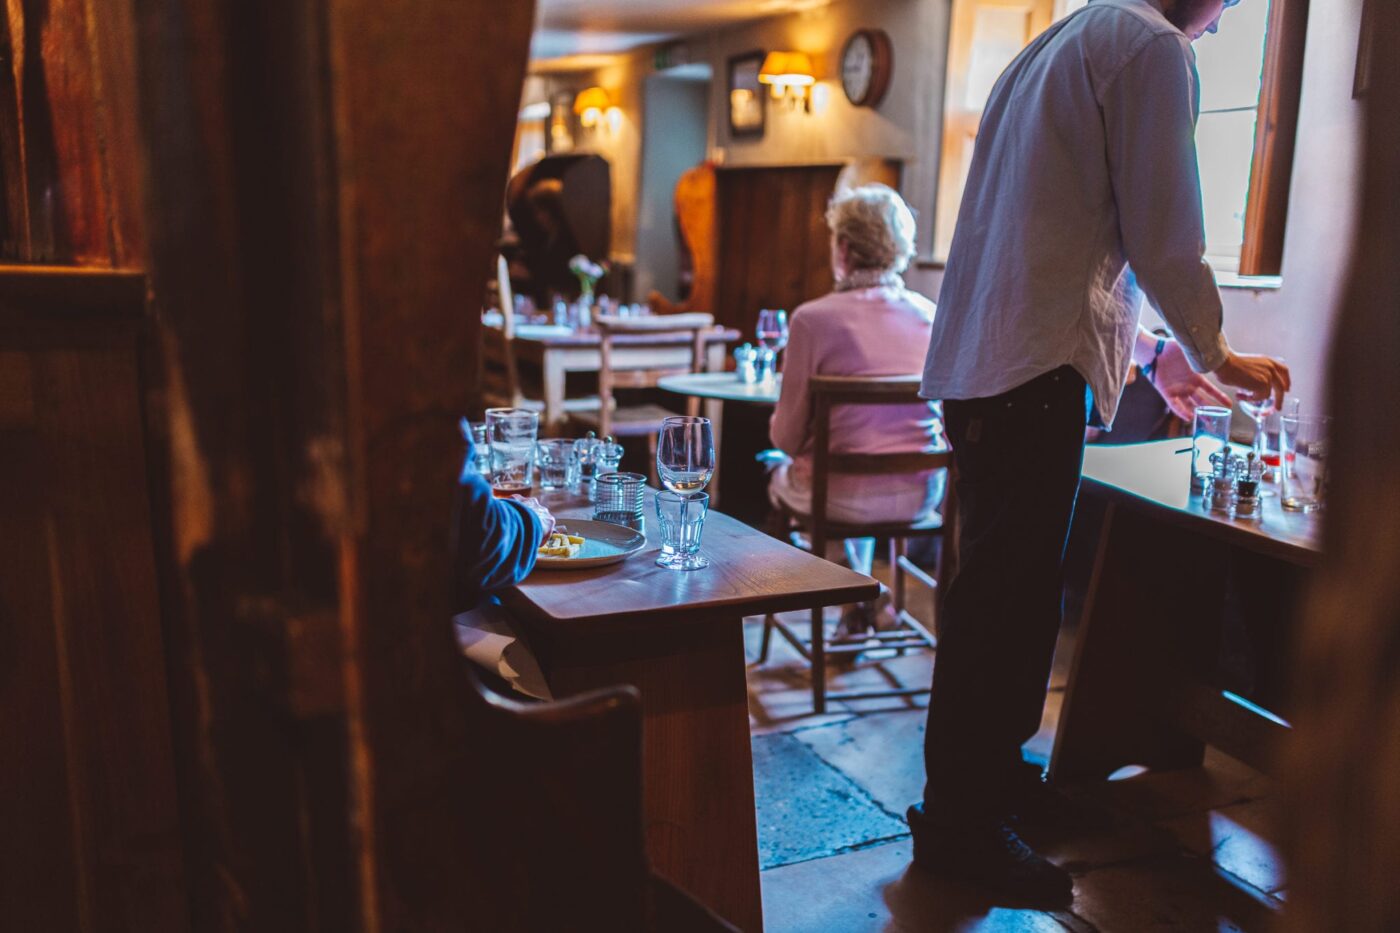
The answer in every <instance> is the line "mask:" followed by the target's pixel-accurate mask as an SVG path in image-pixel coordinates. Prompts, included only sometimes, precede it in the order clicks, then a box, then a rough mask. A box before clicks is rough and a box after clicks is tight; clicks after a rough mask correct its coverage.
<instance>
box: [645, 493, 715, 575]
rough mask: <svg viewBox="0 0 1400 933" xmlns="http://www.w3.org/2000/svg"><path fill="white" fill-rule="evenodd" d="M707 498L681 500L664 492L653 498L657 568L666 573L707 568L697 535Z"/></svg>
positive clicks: (703, 526)
mask: <svg viewBox="0 0 1400 933" xmlns="http://www.w3.org/2000/svg"><path fill="white" fill-rule="evenodd" d="M709 509H710V497H709V496H708V495H707V494H705V493H703V492H702V493H699V494H698V495H691V496H682V495H679V494H677V493H674V492H670V491H665V490H663V491H662V492H658V493H657V494H656V520H657V521H658V522H659V523H660V525H661V556H660V557H658V558H657V559H656V564H657V566H658V567H665V568H666V569H667V570H700V569H701V568H704V567H708V566H710V562H709V560H707V559H706V558H705V556H704V555H703V554H701V553H700V535H701V533H703V532H704V530H705V515H706V513H707V512H708V511H709Z"/></svg>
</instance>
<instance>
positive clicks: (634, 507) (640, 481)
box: [593, 473, 647, 528]
mask: <svg viewBox="0 0 1400 933" xmlns="http://www.w3.org/2000/svg"><path fill="white" fill-rule="evenodd" d="M594 482H595V484H596V485H597V487H598V492H597V496H596V497H595V499H594V502H593V518H594V519H596V520H597V521H600V522H611V523H612V524H614V525H626V526H627V527H628V528H637V527H639V526H640V524H641V521H642V491H643V490H644V489H646V485H647V478H646V477H645V476H643V475H642V474H640V473H608V474H605V475H603V476H599V477H598V478H597V479H596V480H595V481H594Z"/></svg>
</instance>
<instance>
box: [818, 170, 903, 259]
mask: <svg viewBox="0 0 1400 933" xmlns="http://www.w3.org/2000/svg"><path fill="white" fill-rule="evenodd" d="M826 223H827V226H828V227H830V228H831V235H832V236H834V237H836V239H837V240H838V241H839V242H844V243H845V244H846V259H847V263H848V264H849V266H850V268H851V270H852V271H854V270H856V269H880V270H882V271H883V270H887V269H888V270H891V271H893V272H903V271H904V270H905V269H907V268H908V267H909V261H910V260H911V259H913V258H914V229H915V225H914V212H913V211H911V210H910V209H909V205H908V204H905V203H904V199H903V198H901V197H900V196H899V192H897V191H895V190H894V189H893V188H891V187H889V186H888V185H878V184H875V185H861V186H860V187H859V188H851V189H848V190H846V191H838V192H837V193H836V195H835V197H833V198H832V199H831V203H830V204H828V205H827V208H826Z"/></svg>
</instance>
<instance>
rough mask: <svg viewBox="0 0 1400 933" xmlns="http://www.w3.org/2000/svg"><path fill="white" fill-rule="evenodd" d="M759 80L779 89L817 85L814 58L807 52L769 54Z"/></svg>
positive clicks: (760, 71) (759, 73)
mask: <svg viewBox="0 0 1400 933" xmlns="http://www.w3.org/2000/svg"><path fill="white" fill-rule="evenodd" d="M758 80H759V81H761V82H762V83H764V84H773V85H777V86H778V87H807V86H809V85H812V84H816V83H817V78H816V72H815V71H814V70H813V69H812V56H810V55H808V54H807V53H806V52H769V53H768V57H767V58H765V59H764V60H763V67H762V68H760V69H759V71H758Z"/></svg>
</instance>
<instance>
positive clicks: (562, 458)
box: [535, 439, 579, 489]
mask: <svg viewBox="0 0 1400 933" xmlns="http://www.w3.org/2000/svg"><path fill="white" fill-rule="evenodd" d="M535 465H536V466H538V467H539V469H540V488H541V489H577V488H578V481H579V456H578V451H577V450H576V449H575V448H574V441H573V440H557V439H556V440H548V441H540V442H539V443H538V444H537V445H536V446H535Z"/></svg>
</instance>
